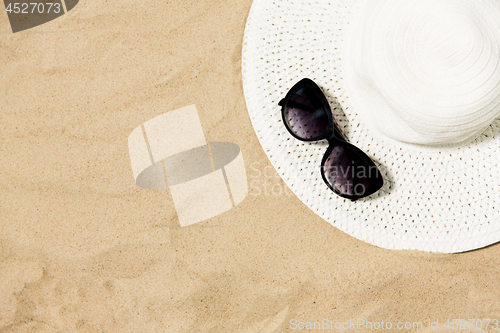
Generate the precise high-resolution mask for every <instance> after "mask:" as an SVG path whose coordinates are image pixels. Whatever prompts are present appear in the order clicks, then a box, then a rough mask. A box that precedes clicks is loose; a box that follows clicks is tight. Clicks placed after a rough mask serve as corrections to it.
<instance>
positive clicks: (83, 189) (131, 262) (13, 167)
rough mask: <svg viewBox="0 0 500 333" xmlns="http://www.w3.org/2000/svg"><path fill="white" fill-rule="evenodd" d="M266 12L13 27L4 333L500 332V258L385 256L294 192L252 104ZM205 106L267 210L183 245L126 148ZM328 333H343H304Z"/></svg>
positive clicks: (130, 14) (118, 15)
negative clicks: (255, 43) (271, 154)
mask: <svg viewBox="0 0 500 333" xmlns="http://www.w3.org/2000/svg"><path fill="white" fill-rule="evenodd" d="M250 6H251V0H242V1H228V0H221V1H186V0H184V1H180V0H173V1H168V2H167V1H142V2H140V3H139V2H137V1H129V0H124V1H120V2H110V1H103V0H94V1H81V2H80V3H79V4H78V5H77V7H75V8H74V9H73V10H72V11H71V12H69V13H68V14H66V15H63V16H62V17H60V18H58V19H56V20H54V21H51V22H49V23H46V24H43V25H41V26H38V27H35V28H33V29H30V30H26V31H24V32H19V33H16V34H13V33H12V31H11V30H10V26H9V22H8V20H7V15H6V13H5V12H2V13H0V73H2V74H1V75H0V87H1V88H0V93H1V96H2V102H1V104H0V108H1V113H0V117H1V124H2V125H1V128H2V129H1V134H0V149H1V157H0V216H1V217H0V221H1V222H0V332H96V333H97V332H99V333H101V332H106V333H107V332H135V333H137V332H176V333H178V332H242V333H243V332H294V331H308V332H312V331H314V332H316V331H317V332H320V331H332V332H333V331H338V332H344V331H354V329H353V328H352V326H349V328H348V329H346V327H344V328H342V327H341V326H342V323H344V322H349V321H351V322H353V321H354V322H356V323H360V324H361V326H359V327H358V326H357V327H356V328H357V329H356V331H359V332H363V331H372V330H370V329H369V328H370V326H369V324H368V323H367V322H370V323H371V324H372V325H376V324H377V323H379V324H380V323H381V322H382V321H383V322H384V324H385V325H387V323H388V322H390V323H391V325H393V328H394V329H395V328H396V325H397V323H398V322H401V323H403V325H404V323H406V322H409V323H418V322H422V326H421V327H415V329H413V328H412V329H406V330H405V329H402V330H399V331H401V332H404V331H412V332H437V331H442V332H446V331H455V332H458V331H466V330H452V329H451V328H450V329H447V328H446V327H444V326H443V325H444V324H445V323H446V320H448V319H450V320H452V319H460V318H464V319H485V318H490V319H496V320H500V286H499V284H498V277H499V268H498V267H499V266H500V265H499V264H500V247H499V246H498V245H493V246H490V247H487V248H485V249H481V250H477V251H472V252H468V253H463V254H454V255H445V254H431V253H424V252H417V251H389V250H385V249H381V248H377V247H375V246H372V245H369V244H366V243H364V242H361V241H359V240H357V239H355V238H353V237H351V236H349V235H347V234H345V233H343V232H341V231H339V230H338V229H336V228H334V227H332V226H331V225H330V224H328V223H327V222H325V221H324V220H322V219H321V218H320V217H318V216H316V215H315V214H314V213H313V212H311V211H310V210H309V209H308V208H307V207H306V206H305V205H304V204H303V203H302V202H301V201H300V200H298V199H297V198H296V197H295V196H294V195H293V194H291V192H290V191H289V190H288V189H287V188H286V186H285V184H284V183H283V182H282V181H281V179H280V178H279V176H278V174H277V173H276V172H275V171H274V169H273V168H272V166H271V165H270V163H269V160H268V159H267V157H266V155H265V153H264V151H263V150H262V148H261V146H260V144H259V141H258V139H257V137H256V135H255V133H254V130H253V128H252V125H251V122H250V119H249V116H248V113H247V109H246V104H245V100H244V95H243V89H242V78H241V49H242V39H243V33H244V27H245V21H246V17H247V16H248V12H249V10H250ZM2 8H3V5H2ZM191 104H196V105H197V107H198V113H199V116H200V120H201V122H202V125H203V128H204V131H205V136H206V138H207V140H208V141H212V142H214V141H225V142H234V143H236V144H238V145H239V146H240V147H241V149H242V153H243V158H244V160H245V165H246V167H247V177H248V181H249V186H250V188H249V190H250V192H249V194H248V197H247V198H246V199H245V200H244V201H243V202H242V203H241V204H240V205H238V206H237V207H236V208H235V209H233V210H231V211H228V212H226V213H224V214H222V215H219V216H217V217H215V218H212V219H209V220H207V221H204V222H201V223H198V224H195V225H192V226H189V227H183V228H181V227H180V226H179V224H178V221H177V217H176V213H175V209H174V206H173V202H172V198H171V196H170V194H169V192H168V191H159V190H158V191H157V190H145V189H141V188H139V187H137V186H136V185H135V183H134V179H133V176H132V171H131V167H130V158H129V153H128V146H127V137H128V135H129V134H130V132H131V131H132V130H133V129H134V128H136V127H137V126H139V125H140V124H142V123H143V122H145V121H147V120H149V119H151V118H154V117H155V116H158V115H160V114H162V113H165V112H168V111H171V110H175V109H178V108H180V107H184V106H187V105H191ZM362 321H363V322H362ZM429 321H431V322H433V323H434V322H436V321H439V323H438V324H439V327H440V330H432V329H429V327H428V325H429ZM314 322H321V323H322V324H323V328H324V327H325V326H324V325H325V324H326V323H328V325H329V328H331V329H329V330H326V329H316V330H306V329H304V330H299V327H304V328H307V327H308V326H307V323H311V325H314V324H313V323H314ZM336 323H337V327H338V328H339V329H335V327H330V325H331V326H335V324H336ZM363 323H364V324H363ZM450 323H451V321H450ZM339 324H340V326H339ZM344 326H345V325H344ZM311 327H314V326H311ZM367 327H368V328H367ZM408 327H409V326H407V328H408ZM434 328H436V326H434ZM483 328H484V326H483ZM490 328H493V324H492V323H491V324H490V327H489V328H488V330H486V331H489V329H490ZM499 328H500V327H499Z"/></svg>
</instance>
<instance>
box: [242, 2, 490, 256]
mask: <svg viewBox="0 0 500 333" xmlns="http://www.w3.org/2000/svg"><path fill="white" fill-rule="evenodd" d="M242 67H243V68H242V69H243V86H244V92H245V98H246V102H247V106H248V111H249V114H250V118H251V120H252V124H253V126H254V128H255V131H256V133H257V136H258V138H259V140H260V142H261V144H262V146H263V148H264V150H265V152H266V153H267V155H268V157H269V159H270V160H271V163H272V164H273V166H274V167H275V168H276V170H277V171H278V173H279V174H280V175H281V177H282V178H283V180H284V181H285V183H286V184H287V185H288V186H289V187H290V188H291V189H292V191H293V192H294V193H295V194H296V195H297V197H298V198H299V199H300V200H302V201H303V202H304V203H305V204H306V205H307V206H308V207H309V208H311V209H312V210H313V211H314V212H315V213H317V214H318V215H319V216H321V217H322V218H324V219H325V220H326V221H328V222H329V223H331V224H332V225H334V226H335V227H337V228H339V229H341V230H343V231H344V232H346V233H348V234H350V235H352V236H354V237H356V238H358V239H361V240H363V241H366V242H369V243H371V244H374V245H377V246H380V247H383V248H388V249H416V250H423V251H435V252H447V253H451V252H462V251H468V250H472V249H476V248H480V247H484V246H487V245H490V244H492V243H495V242H498V241H500V205H499V204H500V177H499V171H500V165H499V163H498V162H499V161H500V157H499V156H500V154H499V153H500V120H499V119H498V117H499V116H500V106H499V104H500V2H498V1H495V0H467V1H464V0H462V1H458V0H405V1H401V0H360V1H356V0H329V1H327V0H315V1H307V0H304V1H295V0H292V1H286V0H283V1H280V0H276V1H266V0H254V3H253V5H252V9H251V11H250V15H249V17H248V21H247V26H246V30H245V38H244V43H243V60H242ZM306 77H307V78H310V79H312V80H313V81H315V82H316V83H317V84H318V85H319V86H320V87H321V88H322V89H323V91H324V93H325V95H326V97H327V99H328V100H329V102H330V105H331V107H332V112H333V113H334V117H335V118H336V119H337V122H338V123H339V125H340V127H341V128H343V130H344V132H345V134H346V136H347V138H348V140H349V142H351V143H352V144H354V145H355V146H357V147H358V148H360V149H361V150H363V151H364V152H365V153H367V154H368V156H370V157H371V158H372V159H373V160H374V161H376V162H378V163H380V169H381V171H382V173H383V174H384V178H385V179H386V182H385V185H384V187H383V188H382V190H380V191H379V192H377V193H376V194H374V195H372V196H370V197H367V198H364V199H360V200H358V201H356V202H351V201H349V200H346V199H343V198H341V197H339V196H337V195H336V194H334V193H333V192H332V191H330V190H329V189H328V187H327V186H326V185H325V183H324V182H323V180H322V177H321V173H320V165H321V160H322V157H323V155H324V153H325V151H326V148H327V143H326V142H319V143H307V142H302V141H299V140H296V139H294V138H293V137H292V136H291V135H290V134H289V133H288V132H287V130H286V129H285V126H284V124H283V122H282V120H281V107H280V106H278V102H279V101H280V100H281V99H282V98H283V97H284V96H285V95H286V93H287V91H288V90H289V89H290V88H291V87H292V86H293V85H294V84H295V83H297V82H298V81H299V80H300V79H302V78H306Z"/></svg>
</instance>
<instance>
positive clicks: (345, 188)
mask: <svg viewBox="0 0 500 333" xmlns="http://www.w3.org/2000/svg"><path fill="white" fill-rule="evenodd" d="M327 154H328V155H327V156H325V159H324V162H323V167H322V173H323V177H324V179H325V181H326V182H327V183H328V184H329V185H330V187H331V188H332V189H333V190H334V191H335V192H337V193H338V194H341V195H343V196H347V197H349V198H351V199H354V200H355V199H359V198H363V197H366V196H368V195H371V194H373V193H375V192H376V191H378V190H379V189H380V188H381V187H382V185H383V178H382V176H381V174H380V171H379V170H378V168H377V166H376V165H375V164H374V163H373V161H372V160H370V158H369V157H368V156H366V154H365V153H363V152H362V151H361V150H359V149H357V148H356V147H354V146H352V145H350V144H347V143H342V144H338V145H335V146H333V147H330V149H329V153H328V152H327Z"/></svg>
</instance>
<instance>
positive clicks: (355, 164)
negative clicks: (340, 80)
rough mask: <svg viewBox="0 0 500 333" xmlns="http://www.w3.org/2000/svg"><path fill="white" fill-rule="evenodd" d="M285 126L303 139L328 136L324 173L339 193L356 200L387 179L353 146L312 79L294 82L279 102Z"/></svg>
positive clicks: (323, 175) (321, 138) (378, 186)
mask: <svg viewBox="0 0 500 333" xmlns="http://www.w3.org/2000/svg"><path fill="white" fill-rule="evenodd" d="M279 105H280V106H281V114H282V116H283V122H284V124H285V127H286V129H287V130H288V132H290V134H291V135H292V136H293V137H294V138H296V139H298V140H301V141H319V140H325V139H326V140H328V143H329V147H328V149H327V150H326V153H325V155H324V156H323V160H322V161H321V176H322V177H323V180H324V181H325V183H326V185H328V187H329V188H330V189H331V190H332V191H333V192H334V193H336V194H337V195H339V196H341V197H343V198H346V199H350V200H352V201H355V200H357V199H361V198H364V197H367V196H369V195H372V194H373V193H375V192H377V191H378V190H379V189H380V188H381V187H382V186H383V185H384V179H383V177H382V175H381V173H380V171H379V169H378V168H377V166H376V165H375V163H374V162H373V161H372V160H371V159H370V158H369V157H368V156H367V155H366V154H365V153H364V152H363V151H361V150H360V149H359V148H357V147H355V146H353V145H352V144H350V143H349V142H347V139H346V138H345V135H344V134H343V133H342V131H341V130H340V128H339V126H338V125H337V123H336V122H335V120H334V119H333V115H332V110H331V109H330V105H329V104H328V101H327V100H326V97H325V95H324V94H323V92H322V91H321V89H320V88H319V87H318V86H317V85H316V83H314V82H313V81H312V80H310V79H302V80H301V81H299V82H298V83H297V84H295V85H294V86H293V87H292V88H291V89H290V90H289V91H288V93H287V94H286V96H285V98H284V99H282V100H281V101H280V102H279Z"/></svg>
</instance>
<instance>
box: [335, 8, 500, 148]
mask: <svg viewBox="0 0 500 333" xmlns="http://www.w3.org/2000/svg"><path fill="white" fill-rule="evenodd" d="M499 22H500V3H499V2H497V1H490V0H476V1H456V0H405V1H400V0H377V1H374V0H367V1H366V3H365V6H364V7H363V9H362V10H361V11H360V14H359V15H358V16H357V18H356V19H355V21H354V22H353V25H352V27H351V28H350V31H349V33H348V35H347V37H346V39H345V43H346V46H345V47H344V51H343V55H342V61H343V68H344V72H345V75H344V77H345V79H346V83H347V85H348V88H349V89H350V91H351V97H352V99H353V103H354V106H355V108H356V111H357V112H358V113H359V114H360V115H361V116H362V117H363V119H364V121H366V122H367V123H369V124H370V125H372V126H374V127H375V128H376V129H378V130H379V131H380V132H382V133H383V134H385V135H387V136H389V137H391V138H394V139H396V140H399V141H404V142H408V143H415V144H426V145H440V144H453V143H461V142H464V141H468V140H471V139H473V138H475V137H477V135H479V134H480V133H482V132H483V131H484V130H485V128H486V127H488V126H489V125H490V124H491V122H492V121H493V120H494V119H495V118H497V117H498V116H499V115H500V107H499V105H500V61H499V59H500V42H499V36H500V26H499Z"/></svg>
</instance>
